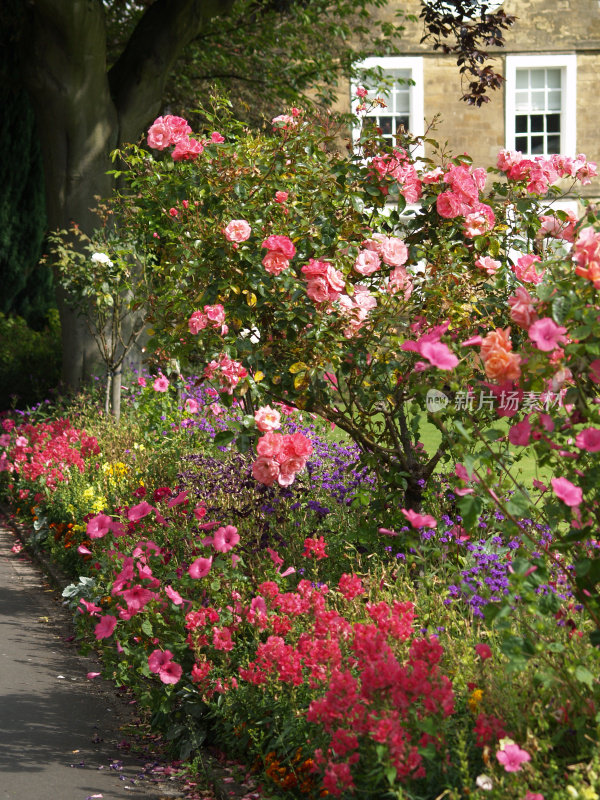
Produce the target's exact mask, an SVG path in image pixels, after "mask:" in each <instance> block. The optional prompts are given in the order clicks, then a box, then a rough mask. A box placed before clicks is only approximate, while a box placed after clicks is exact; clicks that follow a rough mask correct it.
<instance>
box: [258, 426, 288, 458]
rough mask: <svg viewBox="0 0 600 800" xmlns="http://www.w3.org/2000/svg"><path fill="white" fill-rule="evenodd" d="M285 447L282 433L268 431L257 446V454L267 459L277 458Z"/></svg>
mask: <svg viewBox="0 0 600 800" xmlns="http://www.w3.org/2000/svg"><path fill="white" fill-rule="evenodd" d="M282 446H283V436H282V435H281V434H280V433H274V432H273V431H267V433H265V435H264V436H261V437H260V439H259V440H258V442H257V444H256V452H257V453H258V455H259V456H264V457H265V458H275V456H276V455H277V454H278V453H279V451H280V450H281V448H282Z"/></svg>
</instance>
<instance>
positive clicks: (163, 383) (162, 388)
mask: <svg viewBox="0 0 600 800" xmlns="http://www.w3.org/2000/svg"><path fill="white" fill-rule="evenodd" d="M152 388H153V389H154V391H155V392H166V391H167V389H168V388H169V381H168V380H167V379H166V378H165V376H164V375H159V376H158V378H157V379H156V380H155V381H154V383H153V384H152Z"/></svg>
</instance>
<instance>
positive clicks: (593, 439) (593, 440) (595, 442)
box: [575, 428, 600, 453]
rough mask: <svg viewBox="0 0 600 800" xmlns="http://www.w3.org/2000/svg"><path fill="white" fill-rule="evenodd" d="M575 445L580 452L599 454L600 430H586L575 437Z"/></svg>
mask: <svg viewBox="0 0 600 800" xmlns="http://www.w3.org/2000/svg"><path fill="white" fill-rule="evenodd" d="M575 444H576V445H577V447H579V449H580V450H587V451H588V452H589V453H597V452H598V451H599V450H600V428H584V429H583V430H582V431H580V432H579V433H578V434H577V436H576V437H575Z"/></svg>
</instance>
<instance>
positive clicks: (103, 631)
mask: <svg viewBox="0 0 600 800" xmlns="http://www.w3.org/2000/svg"><path fill="white" fill-rule="evenodd" d="M117 621H118V620H117V618H116V617H113V616H112V615H111V614H108V615H107V616H105V617H100V622H99V623H98V624H97V625H96V627H95V628H94V633H95V635H96V639H108V637H109V636H112V635H113V631H114V629H115V627H116V625H117Z"/></svg>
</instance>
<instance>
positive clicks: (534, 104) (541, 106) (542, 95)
mask: <svg viewBox="0 0 600 800" xmlns="http://www.w3.org/2000/svg"><path fill="white" fill-rule="evenodd" d="M531 110H532V111H545V110H546V92H543V91H539V92H532V93H531Z"/></svg>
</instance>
